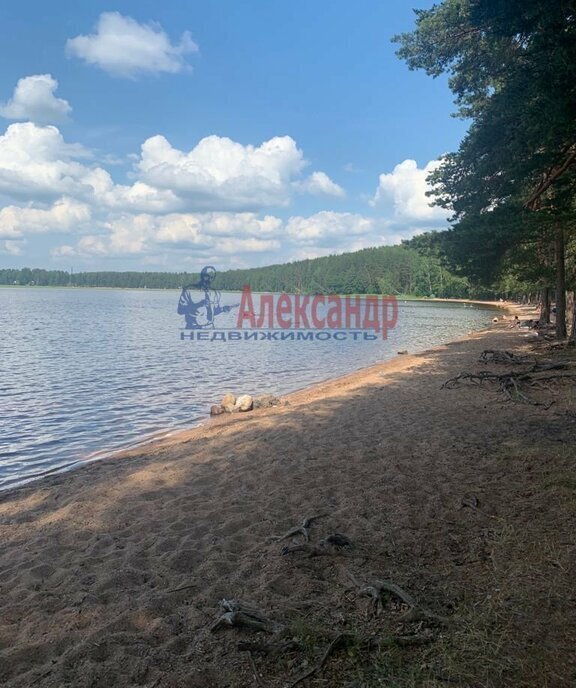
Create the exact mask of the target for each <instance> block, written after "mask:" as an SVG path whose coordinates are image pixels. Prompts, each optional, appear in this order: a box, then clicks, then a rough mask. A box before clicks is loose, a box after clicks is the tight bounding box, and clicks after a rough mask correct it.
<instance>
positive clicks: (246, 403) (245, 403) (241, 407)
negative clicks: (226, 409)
mask: <svg viewBox="0 0 576 688" xmlns="http://www.w3.org/2000/svg"><path fill="white" fill-rule="evenodd" d="M253 406H254V400H253V399H252V397H251V396H250V395H249V394H241V395H240V396H239V397H238V398H237V399H236V403H235V404H234V411H251V410H252V407H253Z"/></svg>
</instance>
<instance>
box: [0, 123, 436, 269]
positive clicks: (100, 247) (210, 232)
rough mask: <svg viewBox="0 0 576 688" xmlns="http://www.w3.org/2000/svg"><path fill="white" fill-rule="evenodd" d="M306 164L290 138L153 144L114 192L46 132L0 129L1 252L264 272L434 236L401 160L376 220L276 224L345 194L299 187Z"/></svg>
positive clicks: (430, 213) (87, 156)
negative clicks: (43, 250) (208, 262)
mask: <svg viewBox="0 0 576 688" xmlns="http://www.w3.org/2000/svg"><path fill="white" fill-rule="evenodd" d="M431 164H432V163H431ZM431 164H430V165H431ZM306 165H307V162H306V159H305V157H304V154H303V152H302V151H301V150H300V149H299V148H298V146H297V145H296V142H295V141H294V140H293V139H292V138H291V137H289V136H281V137H274V138H271V139H270V140H268V141H264V142H263V143H261V144H260V145H256V146H255V145H243V144H240V143H238V142H236V141H232V140H231V139H229V138H224V137H219V136H209V137H206V138H204V139H202V140H201V141H199V142H198V143H197V144H196V145H195V146H194V147H192V148H191V149H190V150H187V151H186V150H179V149H177V148H175V147H173V146H172V145H171V144H170V143H169V142H168V140H167V139H166V138H165V137H163V136H153V137H151V138H149V139H147V140H146V141H145V142H144V143H143V145H142V147H141V151H140V154H139V155H138V156H135V158H134V159H133V173H132V178H133V181H132V182H131V183H123V184H120V183H117V182H116V181H115V179H114V178H113V177H112V175H111V174H110V172H109V171H108V170H107V169H105V168H104V166H103V162H102V160H101V159H100V160H97V159H95V158H94V156H93V155H91V153H90V152H89V151H87V150H86V149H84V148H83V147H82V146H79V145H77V144H70V143H68V142H67V141H66V140H65V139H64V138H63V136H62V134H61V133H60V131H59V130H58V129H57V128H56V127H55V126H38V125H36V124H34V123H32V122H25V123H16V124H11V125H10V126H8V128H7V129H6V131H5V133H4V134H3V135H0V196H1V197H2V199H3V200H4V201H5V202H4V207H1V206H0V241H3V242H4V243H3V244H2V250H3V252H4V253H6V252H7V251H8V250H10V251H11V253H13V254H14V253H16V252H17V251H18V250H21V248H22V246H23V243H24V240H25V238H26V237H29V238H30V244H31V245H32V246H33V245H35V244H36V243H37V242H38V241H40V242H42V245H47V243H48V239H47V238H46V236H45V235H47V234H51V235H54V236H56V235H59V234H62V233H68V234H70V235H71V238H70V239H69V240H66V242H62V245H60V246H57V247H56V248H54V245H55V243H56V242H52V244H51V248H52V255H53V256H55V257H58V258H66V257H72V256H76V257H78V258H80V259H82V260H85V261H86V264H87V265H89V264H90V263H91V262H94V261H95V260H96V261H98V262H102V263H105V262H106V260H107V259H109V258H113V257H119V256H126V257H130V258H133V259H137V260H138V261H139V263H140V264H141V265H143V264H144V263H148V264H152V263H154V264H162V263H163V262H164V263H165V265H166V266H170V267H174V268H176V266H178V267H181V266H182V265H184V264H186V259H189V258H190V257H191V256H192V257H194V260H196V261H198V260H204V259H208V258H209V257H210V258H211V259H213V260H214V261H216V263H218V264H221V265H232V264H237V265H241V264H265V263H266V262H268V263H271V262H276V261H278V260H281V261H286V260H293V259H297V258H303V257H313V256H317V255H326V254H328V253H334V252H342V251H352V250H356V249H360V248H365V247H369V246H376V245H382V244H392V243H398V242H399V241H400V240H401V239H403V238H408V237H410V236H412V235H414V234H415V233H416V232H417V231H422V228H423V226H425V223H428V224H427V225H426V226H427V227H434V226H436V227H437V226H439V225H440V218H439V217H437V215H436V212H435V211H434V210H433V209H430V208H429V207H428V205H427V201H428V199H427V198H426V196H425V195H424V191H425V188H426V183H425V175H426V173H427V172H428V171H429V169H430V165H428V166H427V168H425V169H424V170H420V169H418V168H417V167H416V164H415V163H413V162H411V161H407V162H404V163H401V164H400V165H398V166H396V168H395V169H394V171H393V172H392V173H391V174H389V175H381V177H380V185H379V188H378V192H377V193H376V196H375V200H374V203H375V205H377V206H378V208H379V211H378V215H379V217H378V216H372V217H371V216H365V215H362V214H358V213H352V212H335V211H333V210H330V209H326V210H323V211H321V212H317V213H315V214H312V215H304V214H295V213H294V214H293V215H292V216H291V217H289V218H288V219H282V218H281V217H278V216H277V213H276V212H275V209H276V208H279V207H286V206H288V205H289V204H290V202H291V200H292V198H293V197H294V196H295V195H296V194H299V193H303V192H305V193H315V194H323V195H324V196H331V195H332V196H334V197H339V196H341V194H343V193H344V192H343V191H342V190H341V189H340V187H339V186H338V185H336V184H335V183H334V182H333V181H332V180H331V179H330V178H329V177H328V176H327V175H326V174H324V173H322V172H318V171H317V172H313V173H312V174H310V175H309V176H306V177H305V176H304V170H305V169H306ZM386 202H388V204H389V206H390V208H389V209H388V212H386V211H384V212H380V209H382V208H383V207H385V205H386ZM443 217H444V216H442V219H443ZM38 235H44V237H42V238H41V239H39V238H38ZM6 242H12V243H8V244H6Z"/></svg>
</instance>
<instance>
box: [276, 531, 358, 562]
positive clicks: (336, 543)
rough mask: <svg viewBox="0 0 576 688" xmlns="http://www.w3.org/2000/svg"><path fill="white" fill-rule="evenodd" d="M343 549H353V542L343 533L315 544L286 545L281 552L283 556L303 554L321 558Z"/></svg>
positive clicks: (334, 534)
mask: <svg viewBox="0 0 576 688" xmlns="http://www.w3.org/2000/svg"><path fill="white" fill-rule="evenodd" d="M343 549H352V541H351V540H350V539H349V538H347V537H346V535H342V534H341V533H333V534H332V535H328V537H326V538H324V539H323V540H320V542H318V543H316V544H313V543H311V542H302V543H300V544H298V545H286V546H285V547H282V549H281V550H280V554H281V555H282V556H286V555H287V554H294V553H296V552H303V553H304V554H306V556H308V557H321V556H324V555H330V554H334V553H336V552H339V551H341V550H343Z"/></svg>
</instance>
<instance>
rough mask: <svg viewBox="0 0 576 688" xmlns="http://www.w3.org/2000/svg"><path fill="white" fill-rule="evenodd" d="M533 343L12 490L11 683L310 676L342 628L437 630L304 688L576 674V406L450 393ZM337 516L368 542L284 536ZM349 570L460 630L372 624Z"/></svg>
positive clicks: (490, 341)
mask: <svg viewBox="0 0 576 688" xmlns="http://www.w3.org/2000/svg"><path fill="white" fill-rule="evenodd" d="M527 341H528V340H527V339H526V336H525V333H524V332H522V331H519V330H516V329H510V328H509V326H508V324H507V323H503V324H499V325H497V326H494V327H493V328H491V329H489V330H487V331H484V332H481V333H477V334H474V335H472V336H471V337H469V338H466V339H465V340H462V341H458V342H454V343H452V344H449V345H447V346H443V347H438V348H437V349H434V350H431V351H428V352H425V353H424V354H421V355H416V356H399V357H398V358H396V359H394V360H393V361H391V362H389V363H385V364H382V365H377V366H373V367H371V368H368V369H365V370H363V371H360V372H358V373H356V374H354V375H351V376H347V377H346V378H341V379H339V380H335V381H331V382H327V383H325V384H322V385H318V386H315V387H313V388H310V389H307V390H303V391H301V392H298V393H296V394H294V395H292V396H291V397H289V402H290V404H289V405H288V406H284V407H279V408H274V409H268V410H260V411H255V412H252V413H249V414H242V415H235V416H233V417H230V416H227V417H225V418H217V419H215V420H214V421H210V422H208V423H206V424H205V425H204V426H202V427H201V428H198V429H196V430H193V431H190V432H187V433H185V434H183V435H179V436H178V437H177V438H172V439H171V440H169V441H164V442H163V443H161V444H158V445H155V446H152V447H148V448H146V449H138V450H136V451H132V452H128V453H125V454H124V455H121V456H115V457H111V458H109V459H104V460H101V461H99V462H96V463H93V464H90V465H87V466H85V467H82V468H80V469H77V470H74V471H72V472H69V473H65V474H60V475H55V476H51V477H48V478H45V479H43V480H41V481H38V482H35V483H32V484H30V485H28V486H25V487H22V488H19V489H14V490H11V491H7V492H2V493H0V535H1V540H0V543H1V544H0V685H2V686H10V687H13V688H17V687H18V688H24V687H26V688H28V687H29V686H42V687H43V686H45V687H50V688H56V687H60V686H74V687H75V688H76V687H77V688H84V687H86V688H88V687H102V688H112V687H124V686H149V687H152V686H154V687H160V688H168V687H172V686H173V687H196V688H199V687H201V686H203V687H206V688H208V687H218V688H221V687H224V686H231V687H232V686H233V687H236V686H258V685H260V686H266V687H267V688H273V687H274V686H278V687H279V686H287V685H289V684H290V681H294V679H295V678H297V677H298V676H299V675H301V674H302V673H303V672H305V671H306V670H307V669H309V668H310V667H311V666H314V662H315V661H317V659H318V658H319V657H320V656H321V654H322V652H323V651H324V649H325V648H326V647H327V645H328V644H329V642H330V640H331V639H333V638H334V633H341V632H346V633H355V634H364V633H368V634H376V635H379V637H382V636H387V637H390V638H393V637H397V636H399V635H412V636H418V637H425V638H426V639H428V640H430V641H431V642H430V643H427V644H426V645H423V646H422V647H420V646H414V647H412V646H408V647H401V648H399V647H396V646H395V645H391V646H390V647H385V648H384V650H382V651H381V652H380V653H378V652H373V651H372V652H369V651H367V650H365V649H364V648H362V647H356V649H354V651H352V650H350V649H349V650H347V651H345V652H339V653H335V655H334V657H333V658H329V659H328V660H327V661H326V663H325V665H324V666H323V667H322V669H321V671H319V672H318V673H317V674H316V675H315V676H312V677H311V678H310V679H307V681H303V682H302V683H300V684H299V685H303V686H350V687H351V688H352V687H356V688H360V687H361V686H378V685H394V686H420V685H422V686H445V685H461V686H508V685H509V686H538V687H542V686H559V687H561V686H568V685H574V680H575V677H576V659H575V650H574V648H575V647H576V620H575V615H574V602H575V598H574V592H573V586H572V581H573V573H574V571H575V570H576V568H575V566H574V565H575V552H576V539H575V535H574V507H575V505H576V498H575V492H574V488H575V484H574V464H575V459H574V456H573V453H574V452H573V449H574V416H573V415H572V416H571V415H570V413H572V409H573V400H572V398H571V397H570V396H569V395H568V396H566V395H564V396H563V397H562V399H561V400H560V399H557V404H556V405H555V407H552V408H551V409H549V410H548V411H545V410H544V409H543V408H542V407H534V406H529V405H523V404H514V403H504V402H503V400H502V398H501V397H500V396H499V395H498V394H497V393H496V391H495V390H494V389H491V388H486V389H484V388H482V389H471V388H469V387H462V388H458V389H454V390H442V389H441V384H442V383H443V382H444V381H445V380H446V379H448V378H449V377H451V376H453V375H456V374H457V373H458V372H460V371H462V370H476V369H478V368H481V369H485V368H484V367H483V366H482V365H481V364H478V363H477V359H478V355H479V353H480V352H481V351H482V350H483V349H485V348H497V349H504V348H506V349H513V350H526V349H527V347H528V344H527ZM490 369H491V368H490ZM265 391H266V390H263V392H265ZM560 402H561V403H560ZM571 404H572V406H571ZM102 443H103V445H105V443H106V438H102ZM466 497H469V498H470V497H471V498H472V500H473V501H472V504H475V503H476V502H475V501H474V500H475V499H477V500H478V506H479V508H477V509H475V508H471V507H469V506H463V503H462V500H463V499H465V498H466ZM316 514H325V516H324V518H322V519H319V520H318V521H317V522H315V523H314V524H313V525H312V527H311V531H310V536H311V541H312V542H318V541H320V540H321V539H322V538H324V537H325V536H326V535H328V534H331V533H334V532H338V533H342V534H345V535H346V536H347V537H348V538H349V539H350V540H351V541H352V542H353V543H354V548H353V549H352V550H349V551H348V550H343V551H341V552H337V551H336V552H332V553H330V554H329V555H328V556H318V557H314V558H308V557H306V556H305V555H304V554H302V553H295V554H291V555H287V556H281V555H280V553H279V551H280V548H281V546H282V544H288V545H290V544H292V542H293V541H294V540H297V539H298V538H288V539H287V540H286V541H284V542H282V543H278V542H277V541H275V540H273V536H275V535H280V534H282V533H284V532H285V531H287V530H288V529H289V528H291V527H292V526H295V525H298V524H300V522H301V521H302V519H303V518H304V517H306V516H312V515H316ZM349 573H352V574H353V575H354V576H355V577H356V578H358V579H362V580H371V579H373V578H374V577H376V578H387V579H389V580H392V581H394V582H396V583H397V584H399V585H401V586H402V587H403V588H404V589H405V590H406V591H409V592H410V594H411V595H413V596H415V597H416V598H417V599H418V600H419V602H420V603H421V604H423V605H425V606H426V607H427V608H428V609H429V610H431V611H433V612H434V613H435V614H439V615H442V616H447V617H449V619H450V621H449V624H448V626H446V627H438V626H437V625H436V624H435V623H432V622H428V621H426V620H425V621H420V622H415V623H408V622H405V621H404V619H403V618H402V614H403V613H404V611H405V609H404V608H403V607H402V605H400V604H398V601H397V600H393V599H392V600H390V601H389V602H386V605H385V607H386V608H385V610H384V612H383V613H382V614H380V616H378V617H375V618H372V617H371V616H369V615H368V614H367V600H365V599H363V598H362V597H360V596H359V595H358V594H357V591H356V590H355V589H354V586H353V585H352V584H351V582H350V579H349V577H348V574H349ZM221 598H228V599H230V598H237V599H239V600H241V601H243V602H244V603H246V604H249V605H251V606H252V607H254V608H256V609H258V610H261V611H262V612H263V613H265V614H266V616H267V617H269V618H271V619H273V620H274V621H276V622H277V623H279V624H285V625H288V626H290V629H291V630H290V633H289V634H288V635H289V637H294V638H296V639H297V640H298V642H299V643H301V647H300V649H297V650H295V651H292V652H288V653H286V654H280V655H278V656H275V655H272V656H271V655H262V654H260V653H258V652H257V651H254V652H253V653H252V655H250V656H249V655H248V654H247V652H245V651H241V650H239V649H238V643H239V641H242V640H251V641H259V642H260V641H262V640H263V639H264V640H267V639H268V638H267V636H266V635H265V634H263V633H255V632H253V631H251V630H247V629H223V630H220V631H218V632H216V633H211V632H210V626H211V624H212V622H213V621H214V620H215V619H216V618H217V616H218V601H219V600H220V599H221Z"/></svg>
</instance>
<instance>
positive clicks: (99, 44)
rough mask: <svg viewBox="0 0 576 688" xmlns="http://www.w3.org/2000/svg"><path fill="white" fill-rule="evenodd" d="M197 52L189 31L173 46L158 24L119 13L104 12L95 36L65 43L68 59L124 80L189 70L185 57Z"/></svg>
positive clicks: (78, 37) (77, 37)
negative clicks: (141, 21)
mask: <svg viewBox="0 0 576 688" xmlns="http://www.w3.org/2000/svg"><path fill="white" fill-rule="evenodd" d="M197 51H198V46H197V45H196V43H194V41H193V40H192V37H191V35H190V33H189V32H188V31H185V32H184V33H183V34H182V36H181V38H180V41H179V42H178V43H172V41H171V40H170V38H169V36H168V35H167V34H166V32H165V31H164V30H163V29H162V27H161V26H159V25H158V24H156V23H151V24H140V23H138V22H137V21H136V20H135V19H132V18H131V17H125V16H123V15H121V14H120V13H119V12H103V13H102V14H101V15H100V17H99V19H98V22H97V24H96V30H95V33H93V34H90V35H88V36H76V38H70V39H68V41H67V42H66V52H67V54H68V55H69V56H74V57H78V58H80V59H82V60H84V61H86V62H87V63H88V64H91V65H95V66H97V67H100V68H101V69H103V70H104V71H105V72H108V73H109V74H112V75H114V76H121V77H135V76H137V75H138V74H142V73H149V74H150V73H152V74H157V73H160V72H169V73H176V72H181V71H183V70H186V69H190V67H189V65H188V64H187V63H186V55H188V54H190V53H194V52H197Z"/></svg>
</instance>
